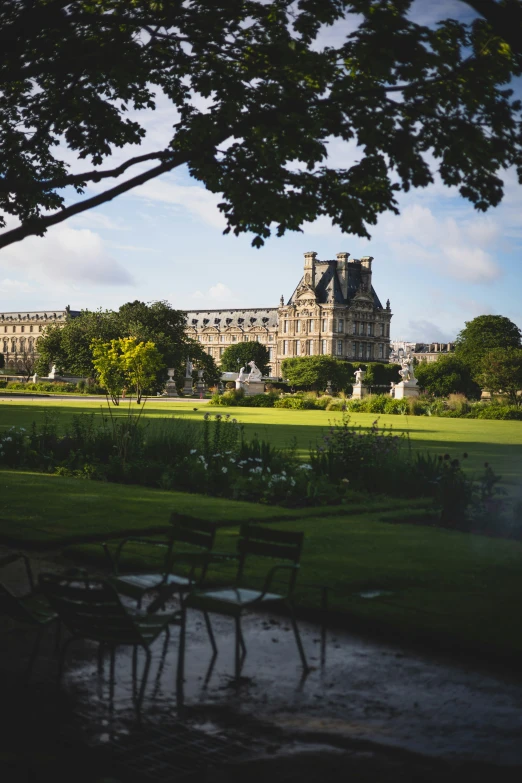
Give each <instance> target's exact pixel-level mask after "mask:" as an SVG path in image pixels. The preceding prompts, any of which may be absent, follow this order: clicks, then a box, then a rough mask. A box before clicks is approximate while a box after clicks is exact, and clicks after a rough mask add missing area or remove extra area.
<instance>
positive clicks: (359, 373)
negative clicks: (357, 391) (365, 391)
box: [354, 367, 365, 383]
mask: <svg viewBox="0 0 522 783" xmlns="http://www.w3.org/2000/svg"><path fill="white" fill-rule="evenodd" d="M354 375H355V383H362V382H363V380H364V376H365V372H364V370H361V368H360V367H359V369H358V370H356V371H355V373H354Z"/></svg>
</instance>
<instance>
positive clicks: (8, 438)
mask: <svg viewBox="0 0 522 783" xmlns="http://www.w3.org/2000/svg"><path fill="white" fill-rule="evenodd" d="M11 429H12V427H11ZM12 440H13V439H12V438H10V437H9V435H8V436H7V438H4V441H9V442H11V441H12Z"/></svg>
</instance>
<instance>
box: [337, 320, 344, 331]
mask: <svg viewBox="0 0 522 783" xmlns="http://www.w3.org/2000/svg"><path fill="white" fill-rule="evenodd" d="M337 331H338V332H344V319H343V318H339V322H338V329H337Z"/></svg>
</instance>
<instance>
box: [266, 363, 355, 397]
mask: <svg viewBox="0 0 522 783" xmlns="http://www.w3.org/2000/svg"><path fill="white" fill-rule="evenodd" d="M281 372H282V375H283V378H284V379H285V380H287V381H288V383H290V384H292V386H295V387H296V388H298V389H314V390H315V391H324V390H325V389H326V387H327V384H328V382H329V381H330V382H331V383H332V385H333V387H334V388H335V389H336V390H340V389H346V388H348V387H350V386H351V385H352V383H353V372H354V370H353V365H352V364H350V363H349V362H345V361H343V360H342V359H336V358H335V357H334V356H295V357H292V358H288V359H284V360H283V363H282V365H281Z"/></svg>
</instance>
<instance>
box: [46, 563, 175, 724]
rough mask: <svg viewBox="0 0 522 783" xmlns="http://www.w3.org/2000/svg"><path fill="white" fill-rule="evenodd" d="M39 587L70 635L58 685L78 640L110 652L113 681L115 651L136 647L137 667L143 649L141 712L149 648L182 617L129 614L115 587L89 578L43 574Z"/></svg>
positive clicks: (134, 662)
mask: <svg viewBox="0 0 522 783" xmlns="http://www.w3.org/2000/svg"><path fill="white" fill-rule="evenodd" d="M40 587H41V589H42V592H43V594H44V595H45V597H46V598H47V600H48V601H49V604H50V605H51V606H52V608H53V609H54V611H55V612H56V614H57V615H58V617H59V618H60V620H61V621H62V622H63V624H64V626H65V627H66V628H67V629H68V630H69V632H70V633H71V636H70V637H69V638H68V639H67V640H66V641H65V643H64V644H63V645H62V648H61V651H60V665H59V673H58V682H60V679H61V676H62V673H63V666H64V662H65V656H66V653H67V649H68V647H69V645H70V644H71V642H73V641H74V640H75V639H89V640H91V641H93V642H98V644H99V645H106V646H108V647H109V648H110V650H111V654H112V655H111V662H112V667H111V668H112V671H111V677H113V669H114V665H113V660H114V650H115V648H116V647H117V646H120V645H130V646H132V647H134V661H133V665H134V666H135V665H136V653H137V648H138V647H142V648H143V649H144V650H145V654H146V662H145V668H144V671H143V676H142V681H141V686H140V690H139V695H138V698H137V707H138V710H139V708H140V707H141V704H142V701H143V696H144V693H145V687H146V684H147V677H148V674H149V669H150V663H151V652H150V647H151V645H152V643H153V642H154V641H155V640H156V639H157V638H158V636H159V635H160V634H161V633H162V632H163V631H165V632H166V633H167V634H169V624H172V623H175V624H178V625H179V624H181V613H180V612H176V613H166V614H161V615H158V614H147V615H144V614H142V613H141V612H140V613H138V612H133V611H130V610H129V609H127V608H126V607H125V606H124V605H123V604H122V602H121V599H120V596H119V595H118V593H117V591H116V589H115V587H114V586H113V585H111V584H109V582H107V581H101V580H97V581H91V580H90V579H89V578H87V577H86V578H83V579H82V578H81V577H78V578H77V579H76V580H75V581H71V579H70V578H69V577H64V576H60V575H56V574H41V575H40ZM99 652H101V647H100V650H99Z"/></svg>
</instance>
